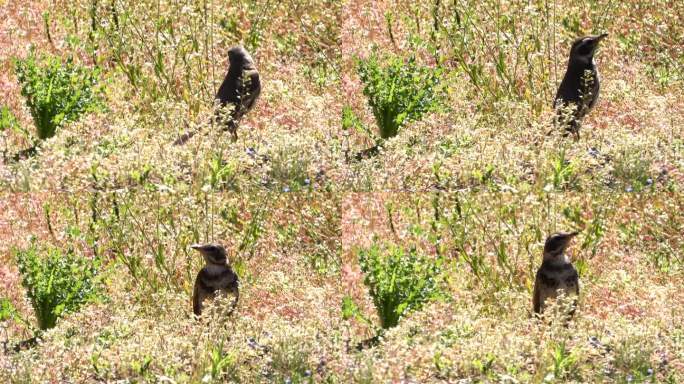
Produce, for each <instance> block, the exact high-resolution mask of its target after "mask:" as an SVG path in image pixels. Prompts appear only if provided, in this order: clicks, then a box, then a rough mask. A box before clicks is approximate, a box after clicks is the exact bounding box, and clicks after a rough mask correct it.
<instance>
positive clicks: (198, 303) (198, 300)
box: [192, 275, 203, 316]
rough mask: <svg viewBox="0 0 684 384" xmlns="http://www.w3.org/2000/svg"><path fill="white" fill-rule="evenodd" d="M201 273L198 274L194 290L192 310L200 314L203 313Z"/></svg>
mask: <svg viewBox="0 0 684 384" xmlns="http://www.w3.org/2000/svg"><path fill="white" fill-rule="evenodd" d="M199 278H200V277H199V275H197V278H196V279H195V288H194V290H193V292H192V312H193V313H194V314H195V315H197V316H199V315H200V314H202V299H203V298H202V297H200V286H199V285H200V282H199Z"/></svg>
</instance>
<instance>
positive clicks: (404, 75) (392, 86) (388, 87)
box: [357, 53, 442, 139]
mask: <svg viewBox="0 0 684 384" xmlns="http://www.w3.org/2000/svg"><path fill="white" fill-rule="evenodd" d="M357 71H358V74H359V77H360V78H361V81H362V82H363V84H364V87H363V94H364V95H366V97H367V98H368V105H369V106H370V107H371V110H372V111H373V115H374V116H375V121H376V123H377V124H378V128H379V130H380V137H381V138H383V139H387V138H390V137H394V136H396V135H397V132H398V131H399V128H401V127H402V126H403V125H404V124H406V123H408V122H410V121H413V120H420V118H421V117H422V116H423V115H424V114H425V113H427V112H430V111H433V110H435V109H436V108H437V107H438V106H439V105H440V104H441V99H442V97H441V92H440V89H439V84H440V81H439V78H440V74H441V70H440V69H434V68H430V67H426V66H422V65H419V64H418V63H417V62H416V58H415V57H410V58H408V59H407V60H404V59H402V58H400V57H397V56H387V57H386V58H383V59H380V58H379V57H378V56H377V55H376V54H375V53H374V54H372V55H371V56H370V57H369V58H368V59H365V60H362V59H360V60H358V61H357Z"/></svg>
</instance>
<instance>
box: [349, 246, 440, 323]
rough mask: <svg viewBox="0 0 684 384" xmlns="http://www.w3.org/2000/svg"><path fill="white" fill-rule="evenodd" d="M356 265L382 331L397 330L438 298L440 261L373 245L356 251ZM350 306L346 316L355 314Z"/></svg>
mask: <svg viewBox="0 0 684 384" xmlns="http://www.w3.org/2000/svg"><path fill="white" fill-rule="evenodd" d="M359 264H360V265H361V270H362V271H363V272H364V274H365V277H364V283H365V285H366V287H368V290H369V292H370V295H371V297H372V298H373V303H374V304H375V308H376V310H377V312H378V317H380V325H381V327H382V328H383V329H388V328H392V327H394V326H396V325H397V324H398V323H399V320H400V319H401V317H402V316H404V315H405V314H407V313H409V312H411V311H415V310H419V309H420V308H422V306H423V305H424V304H425V303H426V302H428V301H429V300H431V299H434V298H436V297H438V296H439V294H440V289H441V288H440V274H441V266H442V261H441V260H439V259H438V260H429V259H427V258H426V257H424V256H420V255H418V253H417V251H416V250H415V249H414V248H411V249H409V250H408V251H407V250H404V248H402V247H400V246H396V245H392V244H390V245H388V246H387V247H385V249H382V248H381V247H379V246H378V245H375V244H374V245H373V246H372V247H371V248H369V249H365V250H361V251H359ZM347 301H348V300H347ZM352 304H353V303H352ZM352 304H350V303H349V302H346V303H344V305H343V308H344V312H345V314H346V315H351V314H354V313H355V307H354V306H353V305H352Z"/></svg>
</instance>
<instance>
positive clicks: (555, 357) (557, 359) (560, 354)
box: [545, 342, 578, 381]
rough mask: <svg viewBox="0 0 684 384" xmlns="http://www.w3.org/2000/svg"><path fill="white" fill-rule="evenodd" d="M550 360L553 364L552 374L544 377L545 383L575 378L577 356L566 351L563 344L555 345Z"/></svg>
mask: <svg viewBox="0 0 684 384" xmlns="http://www.w3.org/2000/svg"><path fill="white" fill-rule="evenodd" d="M551 360H552V362H553V364H552V369H553V372H549V374H548V375H547V376H546V378H545V379H546V381H551V380H553V379H556V380H565V379H569V378H572V377H573V376H576V374H577V372H576V370H577V368H576V366H577V360H578V358H577V355H576V354H575V353H573V351H570V350H568V348H567V347H566V345H565V342H560V343H557V344H556V345H555V346H554V348H553V351H552V354H551Z"/></svg>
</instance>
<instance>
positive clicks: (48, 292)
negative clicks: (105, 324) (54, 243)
mask: <svg viewBox="0 0 684 384" xmlns="http://www.w3.org/2000/svg"><path fill="white" fill-rule="evenodd" d="M43 253H44V254H45V255H44V256H43V255H42V254H43ZM15 256H16V260H17V264H18V266H19V272H20V274H21V278H22V285H23V286H24V288H25V289H26V293H27V296H28V298H29V299H30V301H31V305H32V306H33V310H34V312H35V314H36V318H37V320H38V327H39V328H40V329H41V330H45V329H49V328H52V327H54V326H55V324H56V323H57V319H59V318H60V317H61V316H62V315H63V314H66V313H69V312H73V311H77V310H78V309H79V308H80V307H81V306H83V305H84V304H86V303H88V302H90V301H92V300H94V299H95V298H96V297H97V295H98V281H97V274H98V268H99V264H100V263H99V260H98V259H93V260H89V259H86V258H85V257H81V256H77V255H74V254H73V253H72V252H66V253H64V252H62V250H61V249H58V248H52V247H49V248H47V249H44V250H43V249H40V248H39V247H37V246H36V245H35V244H32V245H31V246H30V247H29V248H28V249H26V250H19V251H15Z"/></svg>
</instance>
